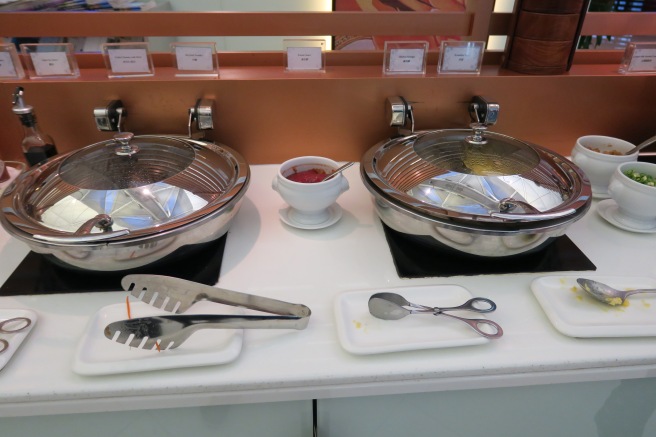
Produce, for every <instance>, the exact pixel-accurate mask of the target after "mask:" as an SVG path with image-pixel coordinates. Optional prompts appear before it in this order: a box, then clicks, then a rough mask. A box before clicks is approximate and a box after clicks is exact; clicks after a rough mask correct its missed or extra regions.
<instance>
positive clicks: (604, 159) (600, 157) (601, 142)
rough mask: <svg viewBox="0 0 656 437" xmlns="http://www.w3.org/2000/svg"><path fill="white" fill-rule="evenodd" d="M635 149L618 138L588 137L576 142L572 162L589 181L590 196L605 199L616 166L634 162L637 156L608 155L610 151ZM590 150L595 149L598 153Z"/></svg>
mask: <svg viewBox="0 0 656 437" xmlns="http://www.w3.org/2000/svg"><path fill="white" fill-rule="evenodd" d="M633 147H635V145H634V144H631V143H629V142H628V141H624V140H620V139H619V138H613V137H605V136H601V135H588V136H585V137H581V138H579V139H578V140H576V145H575V146H574V149H573V150H572V162H574V164H576V165H578V166H579V167H580V168H581V170H583V173H585V175H586V176H587V177H588V179H590V185H591V186H592V195H593V196H594V197H599V198H607V197H609V194H608V184H609V183H610V177H611V176H612V175H613V172H614V171H615V169H616V168H617V166H618V165H620V164H622V163H623V162H635V161H637V160H638V154H637V153H633V154H631V155H609V154H608V153H603V152H609V151H611V150H615V151H618V152H622V153H624V152H627V151H629V150H631V149H632V148H633ZM592 149H597V150H599V152H597V151H594V150H592Z"/></svg>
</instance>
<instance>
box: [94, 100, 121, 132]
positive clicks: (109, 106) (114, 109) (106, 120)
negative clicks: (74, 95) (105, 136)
mask: <svg viewBox="0 0 656 437" xmlns="http://www.w3.org/2000/svg"><path fill="white" fill-rule="evenodd" d="M127 115H128V112H127V111H126V110H125V108H124V107H123V102H122V101H120V100H111V101H109V102H107V103H106V104H105V106H101V107H98V108H93V118H94V120H95V122H96V128H97V129H98V130H99V131H109V132H120V131H121V130H123V123H124V122H125V118H126V117H127Z"/></svg>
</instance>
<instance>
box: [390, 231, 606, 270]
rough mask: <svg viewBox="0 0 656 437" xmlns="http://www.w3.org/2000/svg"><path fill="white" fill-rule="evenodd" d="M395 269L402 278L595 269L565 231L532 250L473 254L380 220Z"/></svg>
mask: <svg viewBox="0 0 656 437" xmlns="http://www.w3.org/2000/svg"><path fill="white" fill-rule="evenodd" d="M383 229H384V230H385V238H386V239H387V243H388V244H389V248H390V251H391V253H392V258H393V260H394V266H395V267H396V272H397V273H398V275H399V277H401V278H427V277H448V276H474V275H492V274H507V273H547V272H559V271H575V270H580V271H583V270H593V271H594V270H597V267H596V266H595V265H594V264H593V263H592V261H590V260H589V259H588V257H587V256H585V254H584V253H583V252H582V251H581V249H579V248H578V247H577V246H576V244H574V243H573V242H572V240H570V239H569V237H567V236H566V235H563V236H560V237H557V238H555V239H554V241H553V242H552V243H551V244H549V245H547V246H546V247H544V248H542V249H540V250H538V251H536V252H531V253H526V254H520V255H514V256H510V257H503V258H485V257H476V256H472V255H467V254H460V253H458V252H455V251H453V250H449V249H447V248H445V250H442V249H441V248H439V247H436V246H434V245H429V244H426V243H424V242H422V241H420V240H419V239H416V237H412V236H409V235H406V234H403V233H400V232H397V231H395V230H393V229H391V228H390V227H388V226H387V225H385V224H383Z"/></svg>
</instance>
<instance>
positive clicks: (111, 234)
mask: <svg viewBox="0 0 656 437" xmlns="http://www.w3.org/2000/svg"><path fill="white" fill-rule="evenodd" d="M249 178H250V171H249V168H248V164H247V163H246V162H245V160H244V159H243V158H242V157H241V156H240V155H239V154H238V153H236V152H235V151H234V150H232V149H229V148H227V147H225V146H219V145H215V144H211V143H206V142H201V141H195V140H191V139H189V138H183V137H175V136H156V135H144V136H135V137H133V136H132V134H119V135H118V136H117V137H116V138H115V139H114V140H109V141H103V142H100V143H97V144H93V145H90V146H87V147H85V148H83V149H80V150H78V151H76V152H72V153H70V154H68V155H62V156H58V157H55V158H53V159H51V160H49V161H47V162H45V163H44V164H42V165H40V166H37V167H35V168H33V169H31V170H30V171H28V172H26V173H24V174H23V175H21V176H20V177H19V178H18V179H17V180H16V183H15V186H13V187H11V188H10V189H9V190H8V191H6V192H5V193H4V194H3V196H2V198H1V199H0V205H1V206H2V210H3V216H2V219H3V224H4V225H7V224H9V225H10V226H11V227H12V228H13V230H15V231H17V232H18V231H20V232H23V233H25V235H23V236H26V237H27V238H34V239H36V240H41V241H46V242H48V243H54V244H56V243H62V244H64V243H65V244H70V243H90V242H96V241H112V240H123V239H128V238H138V237H143V236H148V235H151V234H153V233H158V234H159V233H162V232H167V231H171V230H172V229H175V228H177V227H180V226H182V225H184V224H187V223H190V222H191V221H194V220H197V219H199V218H202V217H204V216H206V215H208V214H212V213H215V212H217V211H218V210H220V209H221V208H226V207H230V203H231V202H233V201H234V200H236V199H238V198H240V197H241V196H242V195H243V194H244V192H245V190H246V187H247V186H248V182H249ZM5 227H6V226H5Z"/></svg>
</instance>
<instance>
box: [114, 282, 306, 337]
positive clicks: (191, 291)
mask: <svg viewBox="0 0 656 437" xmlns="http://www.w3.org/2000/svg"><path fill="white" fill-rule="evenodd" d="M121 286H122V287H123V288H124V289H125V290H126V291H129V292H130V293H131V294H132V296H134V297H136V298H138V299H140V300H142V301H143V302H145V303H147V304H149V305H152V306H154V307H156V308H160V309H163V310H165V311H170V312H175V313H178V314H179V313H182V312H185V311H187V310H188V309H189V308H190V307H191V306H192V305H193V304H195V303H196V302H200V301H202V300H208V301H211V302H216V303H221V304H224V305H230V306H236V307H241V308H248V309H252V310H257V311H262V312H265V313H269V315H217V314H209V315H196V314H194V315H182V314H181V315H170V316H169V315H166V316H156V317H141V318H136V319H127V320H121V321H118V322H113V323H110V324H109V325H107V326H106V327H105V330H104V334H105V337H107V338H109V339H110V340H114V341H117V342H119V343H122V344H129V345H130V346H132V347H140V348H143V349H153V348H154V347H159V348H160V349H168V348H176V347H178V346H180V345H181V344H182V343H184V341H185V340H186V339H187V338H189V337H190V336H191V334H193V333H194V332H195V331H197V330H199V329H236V328H245V329H298V330H301V329H305V327H306V326H307V324H308V322H309V319H310V315H311V314H312V312H311V311H310V309H309V308H308V307H306V306H305V305H301V304H293V303H288V302H283V301H280V300H275V299H271V298H268V297H262V296H255V295H252V294H246V293H240V292H237V291H232V290H225V289H222V288H216V287H211V286H208V285H203V284H199V283H196V282H191V281H186V280H184V279H179V278H172V277H168V276H159V275H127V276H125V277H124V278H123V280H122V281H121ZM271 314H273V315H271Z"/></svg>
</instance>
